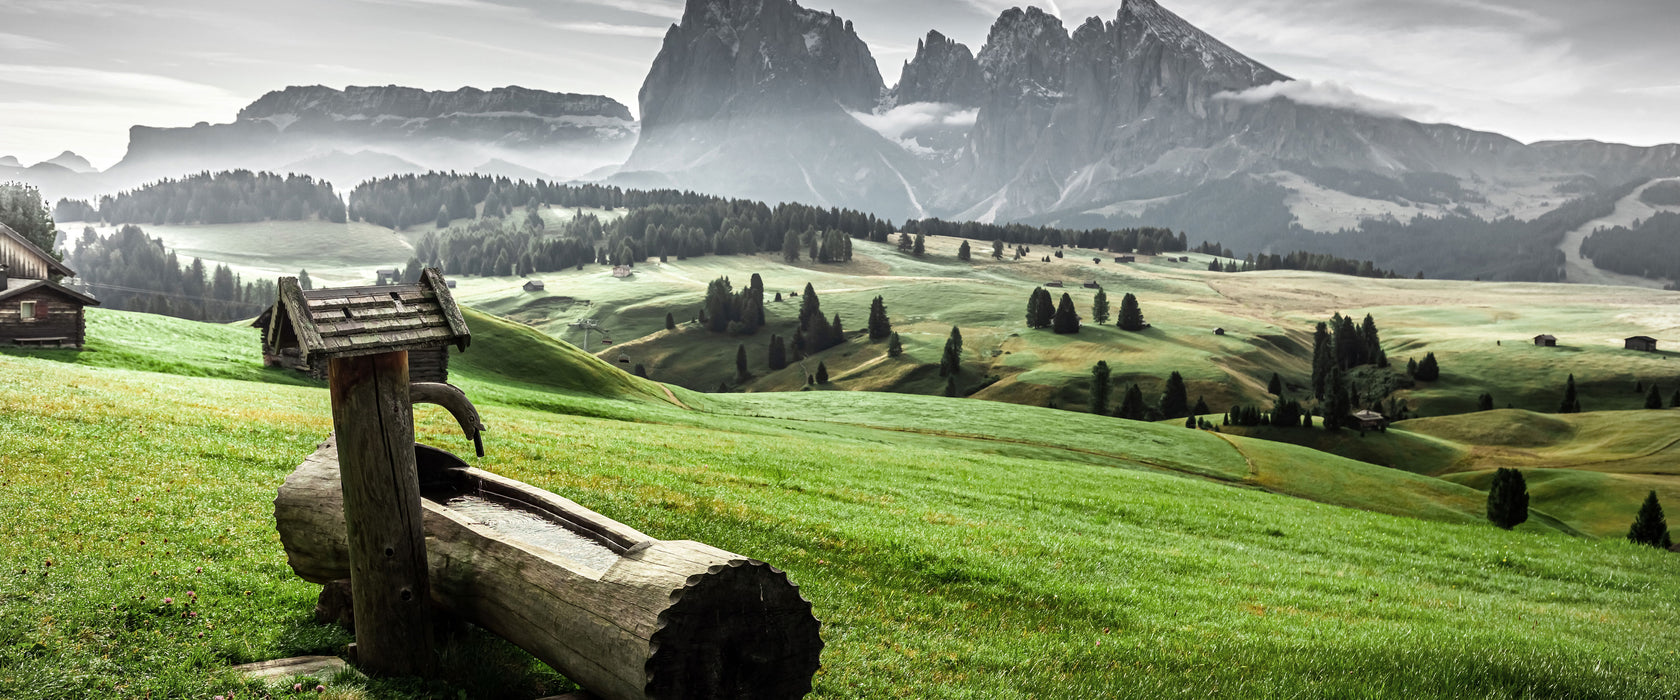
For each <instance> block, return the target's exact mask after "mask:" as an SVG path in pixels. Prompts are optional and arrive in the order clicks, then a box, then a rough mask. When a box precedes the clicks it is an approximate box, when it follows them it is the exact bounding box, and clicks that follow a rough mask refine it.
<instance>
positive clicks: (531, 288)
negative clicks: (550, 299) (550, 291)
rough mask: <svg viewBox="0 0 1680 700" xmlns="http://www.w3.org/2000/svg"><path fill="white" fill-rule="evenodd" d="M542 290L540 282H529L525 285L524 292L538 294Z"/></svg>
mask: <svg viewBox="0 0 1680 700" xmlns="http://www.w3.org/2000/svg"><path fill="white" fill-rule="evenodd" d="M543 288H544V287H543V283H542V280H531V281H529V282H526V283H525V291H527V292H540V291H543Z"/></svg>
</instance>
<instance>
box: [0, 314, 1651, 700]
mask: <svg viewBox="0 0 1680 700" xmlns="http://www.w3.org/2000/svg"><path fill="white" fill-rule="evenodd" d="M111 316H113V317H122V316H126V315H122V314H111ZM150 322H151V319H149V318H140V319H136V320H134V321H133V324H132V325H131V326H124V325H123V324H112V325H109V326H106V327H107V328H109V329H119V328H125V327H132V328H136V329H144V328H145V327H146V326H147V324H149V323H150ZM470 323H472V324H473V329H474V332H475V344H474V346H473V348H472V349H470V350H469V351H468V353H467V354H466V355H461V356H459V357H458V358H457V359H458V361H457V363H456V365H455V366H456V367H457V368H458V373H459V376H460V379H461V383H462V384H463V385H464V386H465V387H466V388H467V389H468V391H469V393H470V394H471V395H472V396H473V397H474V399H475V400H476V401H478V402H479V403H480V405H481V407H482V408H483V410H484V414H485V421H486V423H488V424H489V425H490V432H489V433H488V434H487V436H486V437H487V440H486V441H487V445H486V447H487V449H488V451H489V456H488V457H486V458H485V459H484V460H482V462H481V466H482V467H484V468H486V469H490V470H492V471H495V472H497V473H501V474H505V475H508V476H511V477H514V478H518V479H523V480H526V481H529V482H531V483H535V484H538V485H541V486H543V487H545V488H548V489H551V490H554V491H556V492H557V493H560V494H562V495H565V496H567V497H568V498H572V499H574V500H576V501H578V502H580V503H583V504H586V505H588V506H590V507H592V508H595V509H597V510H600V511H601V512H603V513H605V514H607V515H609V516H611V517H614V518H617V519H620V520H623V521H625V522H627V523H630V524H633V525H635V526H636V527H638V528H639V529H642V530H643V531H646V532H648V533H650V534H652V535H654V536H657V537H663V538H668V539H695V540H700V541H704V542H707V543H710V544H713V545H716V546H719V547H723V548H725V549H729V550H731V551H736V552H740V553H743V554H748V555H751V556H753V557H756V558H760V559H763V560H766V561H770V562H772V563H775V564H776V565H777V566H780V567H783V568H785V569H787V570H788V571H789V572H790V574H791V575H792V577H793V578H794V580H795V581H796V582H798V583H799V584H800V585H801V587H802V591H803V592H804V593H805V595H807V596H808V597H809V598H810V599H811V600H812V601H813V603H814V604H815V608H816V612H817V614H818V616H819V617H821V618H822V619H823V621H824V628H823V634H824V638H825V642H826V644H827V646H826V649H825V652H824V658H823V661H824V669H823V671H822V673H821V674H820V675H819V677H818V679H817V689H816V692H815V694H814V696H815V697H825V698H826V697H833V698H841V697H844V698H856V697H918V698H973V697H988V698H1051V697H1115V698H1131V697H1136V698H1154V697H1161V696H1164V695H1177V694H1189V695H1195V696H1198V697H1232V698H1296V697H1396V698H1400V697H1404V698H1417V697H1454V698H1460V697H1486V698H1494V697H1500V698H1503V697H1570V698H1666V697H1673V696H1674V695H1675V694H1676V693H1680V679H1677V678H1676V677H1675V676H1674V675H1673V674H1672V672H1671V669H1672V666H1673V663H1674V661H1673V659H1674V657H1673V654H1672V650H1673V649H1675V648H1677V646H1680V628H1676V627H1675V625H1674V624H1673V621H1674V619H1675V611H1674V608H1673V601H1674V600H1675V599H1676V596H1677V595H1680V583H1676V581H1677V578H1676V574H1680V558H1676V557H1674V556H1672V555H1668V554H1665V553H1660V552H1657V551H1655V550H1651V549H1649V548H1637V547H1634V546H1631V545H1628V544H1626V543H1625V542H1621V541H1618V540H1615V539H1609V540H1596V541H1595V540H1586V539H1581V538H1574V537H1569V536H1566V535H1563V534H1559V533H1558V532H1556V531H1555V530H1548V529H1546V528H1544V527H1538V526H1536V527H1532V528H1529V527H1525V528H1524V529H1520V530H1518V531H1516V532H1504V531H1500V530H1497V529H1495V528H1492V527H1490V526H1487V525H1485V524H1479V523H1475V522H1472V521H1471V520H1473V519H1465V520H1463V522H1436V521H1430V520H1424V519H1419V518H1404V517H1393V516H1390V515H1384V514H1380V513H1372V512H1365V511H1359V510H1352V509H1347V508H1340V507H1334V506H1330V505H1325V504H1321V503H1315V502H1312V501H1309V500H1304V499H1301V498H1291V497H1285V496H1280V495H1276V494H1273V493H1267V492H1265V491H1263V490H1260V489H1258V488H1233V487H1232V485H1231V484H1232V482H1239V483H1248V482H1250V481H1253V482H1257V483H1256V484H1251V485H1259V486H1267V485H1268V484H1269V483H1275V482H1279V480H1283V481H1287V480H1290V479H1297V480H1306V481H1310V482H1312V483H1326V482H1325V481H1324V480H1325V479H1339V480H1341V483H1340V484H1339V485H1338V486H1337V487H1335V489H1336V490H1344V491H1358V490H1374V491H1380V492H1382V493H1383V494H1385V496H1392V497H1393V498H1395V499H1397V502H1398V501H1400V500H1404V499H1405V498H1407V497H1406V496H1404V495H1403V494H1402V493H1401V492H1400V491H1398V490H1397V489H1396V487H1395V486H1394V483H1393V482H1389V483H1376V482H1372V481H1371V479H1374V478H1376V477H1375V476H1374V475H1375V474H1377V473H1381V474H1395V475H1400V476H1404V477H1407V478H1409V479H1418V480H1420V483H1427V482H1422V481H1421V480H1422V479H1423V477H1416V476H1411V475H1405V474H1402V473H1400V472H1395V471H1392V470H1379V469H1376V468H1374V467H1369V468H1368V469H1370V470H1373V471H1371V472H1362V471H1356V470H1355V467H1354V466H1353V463H1351V462H1347V461H1345V460H1335V459H1333V458H1331V459H1323V458H1321V457H1318V456H1314V453H1312V452H1308V451H1305V450H1300V449H1297V448H1293V447H1290V446H1287V445H1280V444H1276V443H1265V442H1258V441H1248V440H1242V439H1235V441H1234V445H1235V447H1232V444H1233V443H1226V442H1224V441H1223V440H1222V439H1221V438H1219V437H1218V436H1214V435H1211V434H1207V433H1200V432H1197V431H1190V430H1186V429H1183V428H1176V429H1174V428H1170V427H1169V426H1155V425H1147V424H1137V423H1129V422H1124V421H1117V420H1112V419H1103V418H1097V417H1092V416H1079V415H1074V414H1068V413H1065V412H1057V411H1050V410H1044V409H1031V408H1017V407H1011V406H1007V405H1003V404H997V403H988V402H980V401H966V400H946V399H938V398H923V397H892V396H888V395H881V394H849V393H839V392H808V393H800V394H790V395H729V396H712V397H693V396H692V395H686V394H683V393H682V392H680V391H679V392H675V395H676V396H678V397H679V398H681V397H684V396H687V397H689V398H695V399H697V400H698V401H699V402H704V403H705V405H704V406H691V407H690V408H688V409H685V408H682V407H679V406H678V405H677V404H675V403H673V402H672V401H671V400H669V398H668V397H666V398H662V397H664V392H663V391H662V390H659V389H658V388H657V387H653V386H651V385H647V384H644V383H641V382H639V381H637V380H635V379H633V378H629V377H625V376H622V374H620V373H617V370H614V369H612V368H611V367H609V366H606V365H604V364H600V363H597V362H594V361H592V360H589V359H587V358H585V357H583V356H581V355H580V354H576V353H567V352H566V351H565V349H564V348H563V347H558V346H551V347H548V348H546V349H545V348H544V347H543V345H544V344H543V343H542V342H540V341H541V338H540V336H536V335H534V334H529V332H528V331H526V330H524V329H520V328H518V327H516V326H512V325H500V324H495V323H490V322H488V319H484V318H481V317H477V316H475V317H473V318H472V319H471V320H470ZM114 332H116V331H113V333H114ZM222 332H225V333H227V335H226V336H225V338H224V337H222V336H216V337H215V338H210V337H206V338H200V339H197V340H194V341H193V343H191V344H192V345H194V346H195V347H194V349H193V351H192V353H190V355H189V360H190V361H183V362H181V363H176V364H173V365H170V366H168V367H164V368H162V369H166V370H179V371H180V372H181V373H179V374H159V373H156V372H151V371H141V370H135V369H123V368H118V367H113V366H97V365H96V363H93V362H91V361H90V362H80V363H75V362H65V361H58V360H54V359H45V358H41V357H34V356H3V357H0V386H3V387H5V389H4V390H0V505H4V508H3V509H0V572H4V573H0V696H3V697H8V698H20V699H22V698H62V697H84V696H86V697H154V698H157V697H194V698H202V697H208V696H210V695H212V694H218V693H224V692H226V691H228V690H232V689H235V688H236V687H239V682H238V681H237V680H236V679H233V678H231V677H230V676H229V675H228V674H227V672H226V670H225V669H226V667H227V666H228V665H230V664H234V663H239V662H244V661H252V660H261V659H266V658H272V657H278V656H281V655H288V654H297V653H306V652H327V653H332V652H334V650H336V649H337V648H338V647H339V646H340V645H342V644H343V643H344V642H346V641H348V638H347V637H346V636H345V635H344V633H342V632H341V631H338V630H336V629H335V628H330V627H324V626H320V625H316V624H314V623H313V622H311V621H310V619H309V617H310V609H311V607H312V605H313V598H314V593H315V590H314V589H313V588H314V587H312V586H309V585H307V584H305V583H303V582H302V581H301V580H298V579H297V578H296V577H294V576H292V575H291V573H290V571H289V570H288V569H287V567H286V566H285V564H284V556H283V554H282V552H281V550H280V547H279V544H278V541H277V539H276V537H275V534H274V532H273V519H272V511H271V500H272V498H273V493H274V489H275V488H276V487H277V486H278V484H279V482H280V480H281V479H282V478H283V477H284V475H285V474H287V473H289V472H290V470H291V469H292V468H293V467H294V466H295V465H296V464H297V463H299V462H300V461H301V460H302V459H303V457H304V456H306V455H307V454H309V452H310V451H312V450H313V447H314V444H315V442H316V441H317V440H319V439H320V437H321V436H322V435H324V434H325V433H326V431H327V430H328V429H329V424H330V420H329V418H328V416H329V412H328V406H327V401H326V396H325V392H324V391H323V390H321V389H319V388H313V387H300V386H285V385H277V384H269V383H260V382H253V381H243V380H239V379H228V378H221V377H225V376H229V375H219V374H218V372H219V371H220V370H218V371H210V370H209V369H207V368H214V367H232V366H238V365H239V364H241V363H242V362H248V361H240V360H234V359H219V358H218V356H217V353H216V348H218V347H220V348H222V353H223V354H222V356H221V357H223V358H232V357H235V356H236V355H237V354H239V353H241V352H243V351H241V350H238V349H237V348H235V347H234V346H233V345H234V344H236V343H245V342H254V335H253V336H251V337H248V338H247V337H243V335H245V334H246V331H245V330H243V329H226V330H225V331H222V330H218V331H217V333H222ZM105 341H106V342H111V343H115V344H124V341H123V339H122V338H121V337H120V336H108V337H107V338H105ZM224 341H225V343H224ZM510 348H518V349H520V350H521V351H522V352H525V353H535V354H537V355H536V356H542V357H545V358H547V361H548V363H547V364H544V363H543V362H540V361H533V362H532V364H531V365H530V368H529V369H528V370H514V369H507V368H504V367H502V366H501V365H500V364H499V363H498V362H497V356H498V355H500V354H503V353H506V352H509V351H510V350H509V349H510ZM480 351H487V352H484V353H483V355H482V356H481V357H482V358H483V359H476V358H475V359H472V360H468V359H467V358H470V357H473V356H474V353H478V352H480ZM545 352H546V353H548V354H547V355H541V353H545ZM90 355H91V353H90ZM525 371H530V372H531V373H532V374H531V379H533V380H535V381H537V382H540V384H539V383H525V382H523V381H521V380H522V379H523V378H524V375H523V372H525ZM185 374H199V375H210V376H183V375H185ZM543 385H546V386H543ZM562 387H563V388H562ZM654 392H657V394H655V393H654ZM684 403H687V401H686V400H685V401H684ZM418 422H419V426H418V428H419V434H420V437H421V439H422V440H423V441H426V442H430V443H433V444H439V445H443V446H446V447H451V448H453V449H455V450H456V451H457V452H463V451H465V450H466V449H467V448H466V446H465V445H464V443H463V441H462V440H461V439H460V437H459V435H458V434H457V433H456V432H455V430H456V429H455V427H454V426H453V424H452V420H451V419H449V418H448V417H447V416H446V415H445V414H443V413H442V412H441V411H436V410H433V409H430V408H427V409H424V410H423V411H422V412H421V414H420V416H419V421H418ZM1239 448H1240V449H1239ZM1239 477H1240V478H1239ZM1437 483H1439V482H1437ZM1435 488H1437V490H1438V491H1439V492H1440V493H1442V494H1443V496H1442V498H1441V499H1438V500H1439V502H1449V501H1450V500H1451V498H1452V497H1453V495H1454V494H1455V493H1468V491H1467V490H1466V491H1454V489H1456V488H1461V487H1455V486H1452V485H1441V486H1438V487H1435ZM1303 495H1306V494H1303ZM1464 507H1469V506H1468V505H1466V506H1464ZM1420 515H1433V517H1438V518H1441V519H1444V520H1448V521H1452V520H1456V519H1458V518H1456V517H1455V516H1454V514H1453V513H1451V512H1439V513H1434V514H1431V513H1421V514H1420ZM48 561H51V562H52V565H51V566H50V567H49V566H47V564H46V562H48ZM189 590H190V591H192V592H193V594H194V595H190V596H189V595H188V594H187V591H189ZM163 598H170V599H171V600H170V601H169V602H167V603H165V602H164V601H163V600H162V599H163ZM188 601H192V602H191V603H190V605H189V603H188ZM189 611H190V612H192V613H196V614H197V616H196V617H187V616H184V614H185V613H186V612H189ZM1493 650H1497V653H1495V652H1494V651H1493ZM442 668H443V669H444V670H445V672H446V673H447V675H449V676H450V680H449V682H448V683H447V684H445V683H442V682H439V683H433V684H427V685H417V684H411V683H404V682H390V681H367V680H363V679H354V678H344V679H336V680H333V679H327V680H329V682H330V683H331V684H332V685H333V692H335V693H340V697H359V696H366V697H380V698H397V697H438V698H443V697H448V698H456V697H459V695H458V693H461V694H464V695H465V696H467V697H512V698H534V697H539V696H541V695H543V694H546V693H551V692H556V691H558V690H561V689H564V688H565V684H564V683H563V682H562V681H560V680H559V679H557V678H555V677H554V676H553V675H552V674H550V673H547V672H545V671H544V670H542V669H540V668H537V667H535V666H534V665H533V664H532V663H531V662H530V661H529V660H528V659H522V657H520V656H519V655H518V654H517V653H515V652H513V651H512V650H509V649H508V648H506V647H505V646H503V645H498V644H496V643H494V641H493V640H485V639H479V638H472V639H469V640H468V641H466V642H464V643H460V644H457V645H455V646H452V647H451V648H450V654H449V655H448V656H447V658H446V663H445V664H444V665H443V667H442ZM257 693H258V689H257V688H254V687H252V688H249V689H247V690H245V691H244V692H241V693H240V695H241V696H247V695H256V694H257ZM283 694H284V693H282V695H283Z"/></svg>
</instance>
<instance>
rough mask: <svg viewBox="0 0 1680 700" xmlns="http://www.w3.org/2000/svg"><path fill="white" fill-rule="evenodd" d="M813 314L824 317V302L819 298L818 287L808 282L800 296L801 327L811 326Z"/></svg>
mask: <svg viewBox="0 0 1680 700" xmlns="http://www.w3.org/2000/svg"><path fill="white" fill-rule="evenodd" d="M813 316H815V317H818V318H820V317H822V302H821V301H820V300H818V299H817V290H816V288H814V287H812V286H811V283H810V282H806V283H805V292H804V294H802V295H800V297H799V327H800V328H810V326H811V317H813Z"/></svg>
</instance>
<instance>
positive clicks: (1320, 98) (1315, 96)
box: [1213, 80, 1438, 120]
mask: <svg viewBox="0 0 1680 700" xmlns="http://www.w3.org/2000/svg"><path fill="white" fill-rule="evenodd" d="M1280 97H1281V98H1283V99H1286V100H1289V101H1290V102H1294V103H1296V104H1302V105H1308V106H1311V107H1328V108H1331V109H1345V110H1348V111H1353V112H1362V113H1365V114H1374V115H1377V116H1382V117H1401V118H1404V119H1417V120H1430V119H1436V118H1438V116H1437V112H1436V110H1435V109H1434V108H1431V107H1429V106H1427V105H1420V104H1413V103H1407V102H1392V101H1389V100H1383V99H1379V98H1375V97H1371V96H1369V95H1362V94H1360V93H1358V92H1356V91H1354V89H1353V88H1351V87H1348V86H1346V85H1343V84H1341V83H1338V82H1334V81H1313V80H1286V81H1280V82H1276V83H1271V84H1268V85H1261V86H1259V87H1253V88H1249V89H1247V90H1243V91H1240V92H1231V91H1227V92H1222V93H1219V94H1218V95H1214V97H1213V98H1214V99H1216V100H1228V101H1231V102H1240V103H1242V104H1259V103H1261V102H1268V101H1270V100H1274V99H1277V98H1280Z"/></svg>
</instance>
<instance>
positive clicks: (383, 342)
mask: <svg viewBox="0 0 1680 700" xmlns="http://www.w3.org/2000/svg"><path fill="white" fill-rule="evenodd" d="M288 331H289V332H288ZM268 333H269V342H270V344H272V345H273V346H275V347H277V348H283V347H297V348H298V349H300V350H301V351H302V355H303V359H304V360H305V361H309V360H311V359H312V358H315V357H321V358H334V357H354V356H357V355H372V354H375V353H382V352H394V351H398V350H418V349H421V348H433V347H440V346H444V345H455V346H458V347H459V348H461V349H462V350H466V349H467V345H468V343H470V342H471V341H472V334H471V333H470V332H469V331H468V330H467V323H466V321H465V320H464V319H462V318H461V310H460V307H458V306H456V305H455V298H454V297H453V296H452V295H451V294H450V293H449V285H448V284H446V283H445V282H444V280H443V275H442V274H440V273H439V272H438V271H437V270H435V269H427V270H425V271H424V272H422V273H421V275H420V281H419V282H418V283H415V284H392V285H384V286H377V287H345V288H339V289H315V290H310V291H304V290H303V287H302V286H301V285H299V284H298V280H297V278H296V277H285V278H281V280H280V301H279V302H278V303H277V304H276V305H275V313H274V323H273V324H272V325H270V326H269V331H268Z"/></svg>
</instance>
